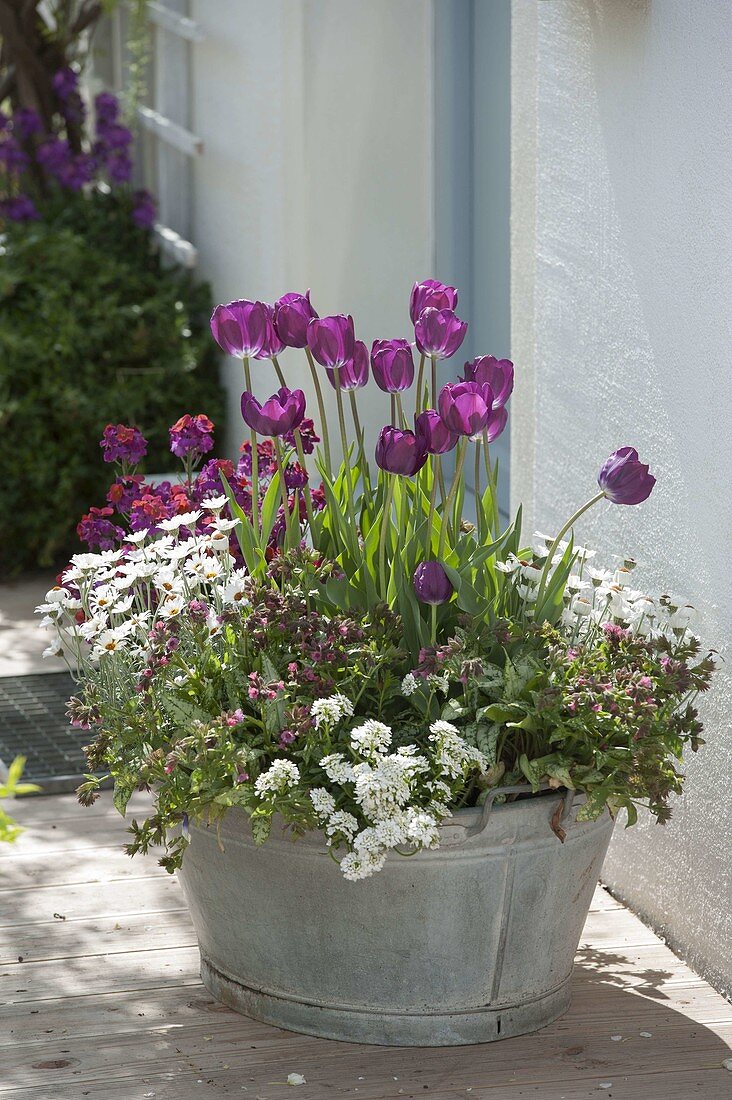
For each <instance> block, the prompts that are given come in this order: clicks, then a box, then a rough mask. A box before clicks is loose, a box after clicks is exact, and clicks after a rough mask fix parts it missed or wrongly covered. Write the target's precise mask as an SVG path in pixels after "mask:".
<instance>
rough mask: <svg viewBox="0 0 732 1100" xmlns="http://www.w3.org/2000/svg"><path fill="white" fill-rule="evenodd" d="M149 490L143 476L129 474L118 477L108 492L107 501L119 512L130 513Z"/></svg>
mask: <svg viewBox="0 0 732 1100" xmlns="http://www.w3.org/2000/svg"><path fill="white" fill-rule="evenodd" d="M146 492H149V489H148V488H147V487H146V486H145V479H144V477H143V476H142V474H128V475H127V476H126V477H118V478H117V480H116V481H115V482H113V483H112V485H110V487H109V490H108V492H107V500H108V501H109V503H110V504H111V505H112V506H113V507H114V508H116V509H117V511H118V512H123V513H124V512H129V511H130V509H131V508H132V505H133V504H134V503H135V501H136V500H139V499H140V497H142V496H144V495H145V493H146Z"/></svg>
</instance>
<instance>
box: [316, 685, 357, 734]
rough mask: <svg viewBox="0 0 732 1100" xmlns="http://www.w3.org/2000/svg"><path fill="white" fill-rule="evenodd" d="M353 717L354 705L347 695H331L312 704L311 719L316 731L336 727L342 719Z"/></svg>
mask: <svg viewBox="0 0 732 1100" xmlns="http://www.w3.org/2000/svg"><path fill="white" fill-rule="evenodd" d="M352 715H353V703H352V702H351V700H350V699H347V698H346V696H345V695H341V694H336V695H331V696H330V697H329V698H327V699H316V700H315V701H314V702H313V703H311V704H310V717H311V718H312V720H313V722H314V723H315V728H316V729H320V728H321V727H322V726H334V725H335V724H336V722H340V720H341V718H350V717H351V716H352Z"/></svg>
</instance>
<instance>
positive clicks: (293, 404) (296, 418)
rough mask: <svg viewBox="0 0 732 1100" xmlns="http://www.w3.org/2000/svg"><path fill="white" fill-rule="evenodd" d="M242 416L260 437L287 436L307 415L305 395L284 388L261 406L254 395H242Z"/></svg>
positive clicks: (298, 391) (299, 391) (300, 391)
mask: <svg viewBox="0 0 732 1100" xmlns="http://www.w3.org/2000/svg"><path fill="white" fill-rule="evenodd" d="M241 415H242V416H243V418H244V422H245V423H246V424H248V425H249V427H250V428H251V429H252V430H253V431H255V432H258V433H259V435H270V436H279V435H286V434H287V432H291V431H293V430H294V429H295V428H297V427H299V425H300V424H301V422H302V419H303V417H304V415H305V394H304V393H303V392H302V390H288V389H287V388H286V387H285V386H282V387H281V388H280V389H279V390H278V391H277V393H274V394H272V396H271V397H270V399H269V400H268V401H265V403H264V405H260V404H259V402H258V401H257V399H256V397H255V396H254V394H251V393H243V394H242V395H241Z"/></svg>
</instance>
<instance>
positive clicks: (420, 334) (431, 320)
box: [414, 307, 468, 359]
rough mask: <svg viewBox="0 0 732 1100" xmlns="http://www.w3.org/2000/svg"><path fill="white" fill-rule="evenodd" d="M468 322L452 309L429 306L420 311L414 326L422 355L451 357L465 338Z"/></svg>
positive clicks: (442, 357) (441, 357) (436, 357)
mask: <svg viewBox="0 0 732 1100" xmlns="http://www.w3.org/2000/svg"><path fill="white" fill-rule="evenodd" d="M467 331H468V325H467V322H465V321H461V320H460V318H459V317H458V316H457V314H455V313H454V312H453V311H452V310H451V309H432V308H431V307H428V308H427V309H425V310H423V311H422V313H420V315H419V318H418V319H417V323H416V324H415V326H414V337H415V339H416V341H417V347H418V348H419V350H420V352H421V353H422V355H431V356H433V357H434V358H435V359H449V358H450V356H451V355H454V354H455V352H456V351H457V349H458V348H459V347H460V345H461V344H462V342H463V340H464V339H465V333H466V332H467Z"/></svg>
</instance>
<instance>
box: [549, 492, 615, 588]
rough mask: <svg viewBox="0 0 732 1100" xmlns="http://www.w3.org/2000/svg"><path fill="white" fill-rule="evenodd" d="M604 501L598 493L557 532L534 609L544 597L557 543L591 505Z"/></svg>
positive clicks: (603, 495) (603, 494)
mask: <svg viewBox="0 0 732 1100" xmlns="http://www.w3.org/2000/svg"><path fill="white" fill-rule="evenodd" d="M604 499H605V493H604V492H600V493H598V494H597V495H596V496H594V497H591V498H590V500H588V501H587V502H586V503H585V504H583V505H582V507H581V508H578V509H577V511H576V512H575V513H574V515H573V516H570V517H569V519H568V520H567V522H566V523H565V525H564V527H563V528H562V529H561V531H560V532H559V534H558V535H557V537H556V538H555V539H554V542H553V543H552V544H551V546H550V547H549V554H548V556H547V559H546V561H545V562H544V568H543V569H542V571H541V581H540V582H539V591H538V593H537V595H536V608H537V610H538V609H539V606H540V604H541V597H542V596H543V595H544V589H545V588H546V582H547V580H548V577H549V570H550V569H551V565H552V561H553V560H554V555H555V554H556V552H557V547H558V546H559V543H560V542H561V541H562V539H563V538H564V536H565V535H566V534H567V531H569V529H570V527H573V526H574V524H575V523H576V522H577V520H578V519H579V518H580V516H583V515H584V514H585V512H587V511H588V510H589V509H590V508H591V507H592V506H593V504H597V502H598V501H600V500H604Z"/></svg>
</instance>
